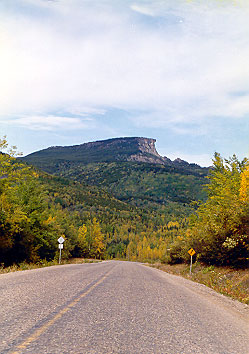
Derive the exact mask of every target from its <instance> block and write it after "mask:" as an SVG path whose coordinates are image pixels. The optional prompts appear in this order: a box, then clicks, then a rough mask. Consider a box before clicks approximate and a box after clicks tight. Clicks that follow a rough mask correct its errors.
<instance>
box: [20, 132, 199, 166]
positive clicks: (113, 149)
mask: <svg viewBox="0 0 249 354" xmlns="http://www.w3.org/2000/svg"><path fill="white" fill-rule="evenodd" d="M155 143H156V139H151V138H143V137H128V138H126V137H124V138H113V139H107V140H99V141H94V142H89V143H83V144H80V145H73V146H52V147H49V148H47V149H43V150H40V151H37V152H33V153H31V154H29V155H27V156H25V157H24V158H23V159H24V160H25V161H26V162H28V163H31V164H33V165H35V166H37V167H41V168H43V169H45V170H46V162H47V163H48V164H49V165H50V164H51V163H60V162H62V161H71V162H80V163H84V164H88V163H99V162H121V161H123V162H124V161H127V162H128V161H131V162H132V161H133V162H143V163H152V164H161V165H167V166H175V167H191V166H192V167H197V168H200V166H198V165H196V164H189V163H188V162H186V161H183V160H181V159H176V160H174V161H171V160H170V159H169V158H167V157H163V156H161V155H159V153H158V152H157V150H156V147H155ZM48 172H49V170H48Z"/></svg>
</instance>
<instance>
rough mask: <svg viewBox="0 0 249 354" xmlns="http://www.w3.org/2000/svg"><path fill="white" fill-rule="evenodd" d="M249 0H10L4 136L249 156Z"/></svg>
mask: <svg viewBox="0 0 249 354" xmlns="http://www.w3.org/2000/svg"><path fill="white" fill-rule="evenodd" d="M248 18H249V1H248V0H137V1H133V0H0V137H3V136H4V135H7V139H8V142H9V144H10V145H17V147H18V150H19V151H21V152H23V154H24V155H26V154H29V153H31V152H34V151H37V150H41V149H44V148H47V147H49V146H61V145H62V146H66V145H76V144H82V143H85V142H89V141H96V140H104V139H109V138H116V137H131V136H137V137H138V136H140V137H148V138H155V139H156V140H157V142H156V148H157V150H158V152H159V153H160V154H161V155H162V156H167V157H168V158H170V159H172V160H174V159H175V158H181V159H184V160H186V161H188V162H195V163H198V164H200V165H201V166H209V165H211V164H212V158H213V155H214V153H215V152H219V153H221V155H222V156H223V157H225V158H228V157H229V156H232V155H233V154H236V155H237V156H238V157H239V159H243V158H244V157H246V156H247V157H248V155H249V21H248Z"/></svg>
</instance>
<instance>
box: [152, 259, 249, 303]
mask: <svg viewBox="0 0 249 354" xmlns="http://www.w3.org/2000/svg"><path fill="white" fill-rule="evenodd" d="M150 266H151V267H154V268H157V269H160V270H162V271H164V272H167V273H171V274H175V275H180V276H182V277H184V278H187V279H190V280H193V281H195V282H198V283H201V284H204V285H206V286H208V287H209V288H212V289H214V290H215V291H217V292H218V293H221V294H223V295H227V296H230V297H232V298H233V299H235V300H238V301H241V302H243V303H245V304H249V270H248V269H233V268H231V267H217V266H214V265H211V266H207V265H205V264H202V263H200V262H196V263H195V264H194V265H193V267H192V274H191V275H190V274H189V265H187V264H186V263H181V264H175V265H170V264H161V263H155V264H151V265H150Z"/></svg>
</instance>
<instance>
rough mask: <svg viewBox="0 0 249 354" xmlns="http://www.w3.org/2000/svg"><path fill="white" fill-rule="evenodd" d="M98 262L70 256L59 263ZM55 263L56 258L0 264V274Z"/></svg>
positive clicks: (56, 263) (53, 264) (48, 265)
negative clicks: (52, 259)
mask: <svg viewBox="0 0 249 354" xmlns="http://www.w3.org/2000/svg"><path fill="white" fill-rule="evenodd" d="M98 262H101V260H99V259H87V258H71V259H68V260H62V261H61V265H63V264H82V263H98ZM55 265H59V262H58V261H57V260H54V261H46V260H41V261H39V262H37V263H26V262H22V263H19V264H13V265H12V266H9V267H4V265H3V264H0V274H5V273H11V272H18V271H21V270H30V269H37V268H44V267H51V266H55Z"/></svg>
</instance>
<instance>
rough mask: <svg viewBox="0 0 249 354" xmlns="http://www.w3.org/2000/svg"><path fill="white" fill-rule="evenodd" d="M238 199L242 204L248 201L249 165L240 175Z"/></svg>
mask: <svg viewBox="0 0 249 354" xmlns="http://www.w3.org/2000/svg"><path fill="white" fill-rule="evenodd" d="M239 192H240V199H241V200H242V201H243V202H248V201H249V165H248V166H247V167H246V168H245V170H244V171H243V172H242V173H241V183H240V191H239Z"/></svg>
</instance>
